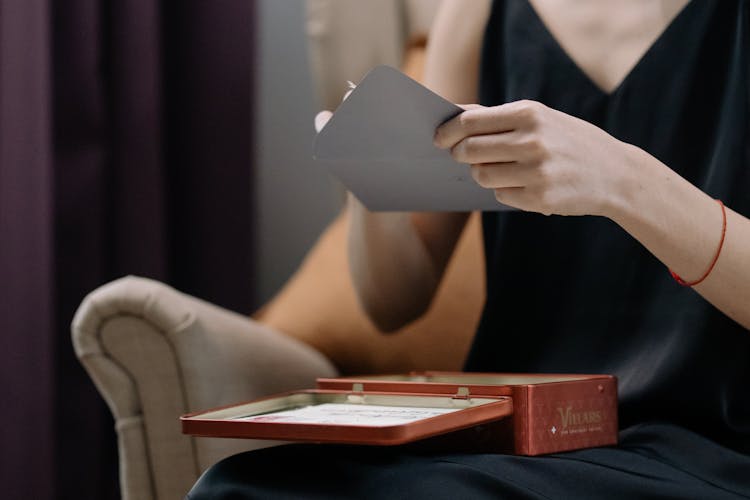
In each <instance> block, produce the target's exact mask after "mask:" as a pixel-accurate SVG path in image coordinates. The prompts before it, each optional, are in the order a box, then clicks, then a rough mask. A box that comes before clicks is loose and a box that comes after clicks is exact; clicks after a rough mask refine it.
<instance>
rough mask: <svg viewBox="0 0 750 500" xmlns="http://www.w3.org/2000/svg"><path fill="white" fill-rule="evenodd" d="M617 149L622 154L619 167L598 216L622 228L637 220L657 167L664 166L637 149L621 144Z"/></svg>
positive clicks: (652, 185)
mask: <svg viewBox="0 0 750 500" xmlns="http://www.w3.org/2000/svg"><path fill="white" fill-rule="evenodd" d="M620 145H621V149H622V152H623V154H622V156H621V165H619V168H618V169H617V172H618V175H616V176H615V180H614V182H613V185H612V187H611V189H610V190H609V191H608V196H607V197H606V199H605V200H604V202H603V204H602V210H601V215H603V216H605V217H608V218H609V219H611V220H613V221H614V222H616V223H618V224H619V225H621V226H623V225H627V222H628V221H633V220H634V219H636V218H637V217H638V216H639V213H640V212H641V211H642V207H643V205H644V203H645V202H646V200H647V198H648V197H649V196H650V191H651V190H652V189H653V188H654V187H655V185H656V184H657V183H656V182H655V180H656V177H657V176H658V171H659V170H660V169H659V167H660V166H661V167H664V166H663V165H662V164H661V162H659V160H657V159H656V158H654V157H653V156H651V155H650V154H648V153H647V152H645V151H644V150H642V149H641V148H639V147H637V146H634V145H632V144H628V143H625V142H621V143H620ZM670 172H671V171H670Z"/></svg>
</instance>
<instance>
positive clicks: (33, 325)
mask: <svg viewBox="0 0 750 500" xmlns="http://www.w3.org/2000/svg"><path fill="white" fill-rule="evenodd" d="M254 23H255V3H254V2H252V1H243V2H233V1H229V0H216V1H212V2H201V1H198V0H185V1H183V2H179V3H175V2H167V1H154V0H118V1H117V2H111V1H104V0H64V1H63V0H58V1H52V0H23V1H19V0H0V290H2V291H0V373H1V374H2V384H0V386H2V393H0V394H1V395H2V397H3V401H4V402H6V405H5V406H7V407H8V410H7V411H6V412H4V413H5V414H4V416H3V418H2V423H3V425H2V426H1V428H0V436H1V437H2V441H1V442H0V480H1V481H2V484H3V485H4V489H3V496H4V497H8V498H76V499H88V498H91V499H108V498H112V499H114V498H119V493H118V490H117V477H116V475H117V458H116V448H115V447H116V440H115V435H114V430H113V422H112V418H111V415H110V414H109V412H108V410H107V408H106V406H105V405H104V403H103V401H102V400H101V398H100V397H99V395H98V394H97V393H96V391H95V389H94V387H93V385H92V383H91V381H90V380H89V379H88V377H87V375H86V374H85V372H84V371H83V369H82V368H81V367H80V366H79V364H78V362H77V360H76V359H75V356H74V354H73V351H72V346H71V342H70V334H69V325H70V321H71V319H72V316H73V313H74V311H75V309H76V307H77V306H78V304H79V303H80V301H81V299H82V298H83V296H84V295H85V294H86V293H88V292H89V291H91V290H93V289H94V288H95V287H97V286H99V285H101V284H103V283H106V282H107V281H110V280H112V279H114V278H116V277H119V276H122V275H124V274H139V275H143V276H148V277H152V278H156V279H160V280H162V281H165V282H167V283H170V284H172V285H174V286H177V287H178V288H180V289H182V290H185V291H187V292H189V293H192V294H195V295H197V296H200V297H203V298H205V299H207V300H210V301H212V302H215V303H217V304H220V305H223V306H225V307H229V308H231V309H235V310H237V311H240V312H250V311H252V310H253V308H254V307H255V306H257V304H255V303H254V297H253V269H252V262H253V245H252V243H253V242H252V239H251V238H252V235H253V227H252V224H253V216H254V214H252V206H253V203H252V168H251V167H252V165H251V162H252V140H251V139H252V136H253V130H252V123H253V119H252V118H253V101H252V97H253V94H254V75H253V72H254V66H253V65H254V60H255V29H254ZM11 402H12V403H11Z"/></svg>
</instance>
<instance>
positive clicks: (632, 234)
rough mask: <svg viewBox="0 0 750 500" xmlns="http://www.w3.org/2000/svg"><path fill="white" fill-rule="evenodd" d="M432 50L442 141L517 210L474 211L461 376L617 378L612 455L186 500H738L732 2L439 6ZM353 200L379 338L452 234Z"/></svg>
mask: <svg viewBox="0 0 750 500" xmlns="http://www.w3.org/2000/svg"><path fill="white" fill-rule="evenodd" d="M430 40H431V41H430V48H429V53H428V59H427V67H426V74H425V80H426V84H427V85H428V86H429V87H431V88H432V89H434V90H435V91H436V92H438V93H439V94H442V95H443V96H445V97H446V98H448V99H450V100H452V101H454V102H463V103H471V102H480V103H481V104H482V106H478V105H469V106H466V109H467V110H466V111H465V112H464V113H462V114H461V115H459V116H458V117H457V118H455V119H453V120H451V121H450V122H448V123H446V124H444V125H443V126H441V127H440V128H439V129H438V130H437V132H436V136H435V143H436V146H437V147H441V148H447V149H450V150H451V153H452V154H453V156H454V157H455V158H456V160H458V161H461V162H464V163H469V164H471V165H472V174H473V176H474V179H475V180H476V182H478V183H479V184H480V185H481V186H483V187H485V188H487V189H493V190H494V192H495V194H496V196H497V198H498V200H499V201H501V202H502V203H505V204H507V205H511V206H514V207H517V208H519V209H520V211H517V212H512V213H486V214H484V216H483V226H484V238H485V254H486V267H487V301H486V306H485V310H484V313H483V316H482V320H481V323H480V326H479V329H478V332H477V335H476V338H475V341H474V345H473V347H472V350H471V352H470V354H469V358H468V360H467V363H466V368H467V370H478V371H519V372H590V373H613V374H615V375H617V376H618V379H619V391H620V420H621V428H622V432H621V435H620V441H621V443H620V445H619V446H618V447H615V448H600V449H590V450H580V451H576V452H571V453H564V454H559V455H552V456H547V457H537V458H527V457H514V456H505V455H493V454H453V455H413V454H407V453H403V452H398V451H389V450H372V449H363V448H357V447H351V448H344V447H314V446H289V447H280V448H273V449H268V450H263V451H260V452H251V453H247V454H243V455H239V456H236V457H232V458H230V459H228V460H226V461H224V462H222V463H220V464H218V465H217V466H215V467H214V468H212V469H210V470H209V471H208V472H207V474H206V475H204V477H203V478H202V479H201V480H200V481H199V483H198V484H197V485H196V487H195V488H194V490H193V492H192V493H191V498H195V499H198V498H223V497H222V496H221V494H220V492H221V493H228V494H235V495H238V497H240V498H245V497H247V498H252V497H255V496H257V497H264V496H273V497H274V498H284V497H285V495H286V497H306V498H315V497H320V498H331V497H336V496H340V497H357V498H392V497H396V498H405V497H414V496H416V497H427V496H431V497H436V498H469V497H470V498H482V497H487V498H503V497H527V498H550V497H552V498H557V497H572V498H585V497H605V496H606V497H622V498H634V497H675V498H687V497H691V498H738V497H742V496H750V477H748V475H747V473H748V471H750V397H748V388H750V335H749V334H748V331H747V329H749V328H750V220H748V219H747V217H746V216H747V215H750V99H749V97H750V75H749V74H748V73H749V72H750V2H748V1H743V0H735V1H718V0H717V1H708V0H701V1H693V2H690V3H688V2H687V0H660V1H654V0H637V1H634V0H610V1H607V2H601V1H599V0H556V1H542V0H530V1H527V0H505V1H496V2H494V3H492V4H490V3H489V2H481V3H480V2H477V1H475V0H464V1H459V0H448V1H446V2H445V5H444V6H443V8H442V9H441V12H440V14H439V15H438V19H437V20H436V22H435V27H434V30H433V33H432V34H431V38H430ZM718 200H721V201H718ZM352 204H353V206H352V210H353V212H354V216H353V218H352V219H353V222H352V227H351V231H350V260H351V265H352V272H353V276H354V281H355V285H356V288H357V291H358V294H359V296H360V299H361V301H362V304H363V305H364V307H365V309H366V310H367V311H368V314H369V315H370V316H371V318H372V319H373V321H374V322H375V323H376V324H377V325H378V326H380V327H381V328H382V329H383V330H393V329H396V328H398V327H399V326H401V325H403V324H404V323H406V322H408V321H411V320H413V319H414V318H416V317H418V316H419V315H420V314H422V313H423V312H424V310H425V309H426V308H427V306H428V305H429V303H430V300H431V298H432V295H433V294H434V292H435V289H436V287H437V285H438V283H439V281H440V277H441V274H442V272H443V270H444V268H445V265H446V262H447V261H448V258H449V257H450V255H451V252H452V250H453V246H454V244H455V242H456V239H457V237H458V235H459V234H460V231H461V229H462V228H463V225H464V223H465V221H466V217H467V216H466V214H381V213H379V214H375V213H369V212H367V210H365V209H364V208H363V207H362V206H361V205H359V204H358V203H357V202H355V201H352ZM546 215H565V216H575V217H545V216H546ZM668 270H671V271H668ZM318 464H319V465H318Z"/></svg>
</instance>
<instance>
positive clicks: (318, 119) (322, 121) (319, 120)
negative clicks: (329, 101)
mask: <svg viewBox="0 0 750 500" xmlns="http://www.w3.org/2000/svg"><path fill="white" fill-rule="evenodd" d="M331 116H333V113H331V112H330V111H328V110H324V111H321V112H320V113H318V114H317V115H315V131H316V132H320V131H321V130H323V127H325V126H326V123H328V120H330V119H331Z"/></svg>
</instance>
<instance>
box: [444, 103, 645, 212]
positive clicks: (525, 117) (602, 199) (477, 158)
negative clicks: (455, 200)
mask: <svg viewBox="0 0 750 500" xmlns="http://www.w3.org/2000/svg"><path fill="white" fill-rule="evenodd" d="M435 144H436V145H437V146H438V147H440V148H445V149H448V148H450V149H451V154H452V156H453V158H455V159H456V161H459V162H461V163H469V164H470V165H471V173H472V176H473V177H474V180H475V181H476V182H477V183H478V184H479V185H480V186H482V187H485V188H488V189H493V190H494V191H495V196H496V197H497V199H498V201H500V202H502V203H504V204H506V205H510V206H512V207H516V208H519V209H521V210H526V211H533V212H539V213H542V214H545V215H550V214H558V215H610V214H611V213H612V212H613V210H615V209H616V206H618V205H620V204H621V202H622V200H620V198H621V197H623V196H624V194H623V193H624V192H625V189H624V187H625V184H627V182H628V181H627V179H628V178H629V176H630V175H632V169H631V168H630V166H631V165H632V162H633V161H635V160H634V153H635V152H634V150H636V149H637V148H635V147H634V146H630V145H628V144H625V143H623V142H621V141H619V140H617V139H615V138H614V137H612V136H611V135H609V134H607V133H606V132H604V131H603V130H601V129H599V128H597V127H595V126H594V125H592V124H590V123H588V122H585V121H583V120H580V119H578V118H575V117H573V116H570V115H567V114H565V113H562V112H560V111H556V110H554V109H551V108H548V107H547V106H545V105H543V104H541V103H538V102H535V101H517V102H512V103H507V104H503V105H501V106H494V107H489V108H488V107H483V106H468V107H467V109H466V111H464V112H463V113H461V114H460V115H458V116H457V117H456V118H454V119H452V120H450V121H448V122H447V123H445V124H443V125H442V126H441V127H439V128H438V130H437V133H436V135H435ZM639 151H640V150H639ZM641 154H642V152H641Z"/></svg>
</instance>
